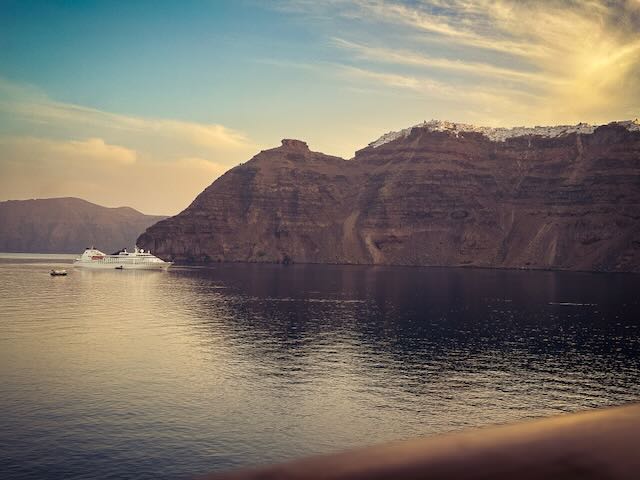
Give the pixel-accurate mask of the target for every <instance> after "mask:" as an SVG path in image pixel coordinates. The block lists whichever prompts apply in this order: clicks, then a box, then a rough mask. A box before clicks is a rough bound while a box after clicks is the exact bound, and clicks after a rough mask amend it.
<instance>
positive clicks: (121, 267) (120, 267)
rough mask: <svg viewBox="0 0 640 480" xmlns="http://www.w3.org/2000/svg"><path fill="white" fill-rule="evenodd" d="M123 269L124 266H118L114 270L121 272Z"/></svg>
mask: <svg viewBox="0 0 640 480" xmlns="http://www.w3.org/2000/svg"><path fill="white" fill-rule="evenodd" d="M123 269H124V265H118V266H117V267H116V270H123Z"/></svg>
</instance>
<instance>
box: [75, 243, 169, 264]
mask: <svg viewBox="0 0 640 480" xmlns="http://www.w3.org/2000/svg"><path fill="white" fill-rule="evenodd" d="M171 265H172V262H165V261H164V260H162V259H160V258H158V257H156V256H155V255H151V252H149V251H145V250H144V249H143V248H138V247H137V246H136V247H135V249H134V251H133V252H127V249H126V248H123V249H122V250H120V251H118V252H115V253H112V254H111V255H107V254H105V253H103V252H101V251H100V250H98V249H96V248H94V247H90V248H89V247H87V248H86V249H85V251H84V253H83V254H82V256H81V257H80V258H76V260H75V261H74V262H73V266H74V267H85V268H101V269H105V268H107V269H117V270H130V269H136V270H146V269H167V268H169V267H170V266H171Z"/></svg>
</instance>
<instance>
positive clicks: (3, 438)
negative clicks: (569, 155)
mask: <svg viewBox="0 0 640 480" xmlns="http://www.w3.org/2000/svg"><path fill="white" fill-rule="evenodd" d="M73 257H74V256H73V255H47V254H42V255H33V254H2V255H0V478H2V479H32V478H33V479H36V478H37V479H85V478H92V479H93V478H105V479H107V478H140V479H144V478H168V479H174V478H178V479H180V478H191V477H193V476H195V475H200V474H203V473H207V472H216V471H221V470H227V469H232V468H237V467H243V466H249V465H257V464H263V463H271V462H279V461H283V460H288V459H292V458H297V457H300V456H304V455H312V454H320V453H328V452H335V451H339V450H343V449H348V448H354V447H360V446H365V445H371V444H378V443H383V442H388V441H394V440H401V439H407V438H414V437H421V436H429V435H434V434H441V433H445V432H454V431H460V430H463V429H469V428H477V427H482V426H487V425H496V424H505V423H511V422H518V421H523V420H528V419H532V418H541V417H548V416H552V415H559V414H564V413H567V412H576V411H583V410H589V409H594V408H600V407H606V406H611V405H622V404H626V403H630V402H637V401H639V400H640V296H639V295H638V294H639V292H640V290H639V288H638V287H639V285H640V281H639V280H640V276H638V275H632V274H594V273H569V272H548V271H513V270H512V271H510V270H490V269H471V268H408V267H379V266H337V265H328V266H327V265H324V266H323V265H295V264H294V265H286V266H284V265H270V264H239V263H238V264H235V263H234V264H231V263H230V264H215V265H213V266H209V267H206V268H197V267H190V268H187V267H176V266H174V267H172V268H170V269H169V270H168V271H162V272H161V271H157V272H153V271H127V270H122V271H119V270H115V269H114V270H113V271H111V270H109V271H88V270H82V269H74V268H73V267H72V265H71V261H72V259H73ZM52 268H67V269H68V271H69V275H68V276H66V277H51V276H50V275H49V270H50V269H52Z"/></svg>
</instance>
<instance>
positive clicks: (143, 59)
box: [0, 0, 640, 215]
mask: <svg viewBox="0 0 640 480" xmlns="http://www.w3.org/2000/svg"><path fill="white" fill-rule="evenodd" d="M639 112H640V0H619V1H608V0H580V1H578V0H576V1H559V0H538V1H534V0H517V1H516V0H497V1H491V2H490V1H486V0H477V1H470V0H448V1H444V0H411V1H409V0H406V1H400V0H396V1H385V2H383V1H376V0H352V1H342V0H326V1H321V0H273V1H258V0H234V1H228V2H227V1H216V0H208V1H205V0H182V1H180V2H169V1H162V0H155V1H136V0H131V1H106V0H105V1H101V2H92V1H89V0H86V1H82V2H77V1H64V2H63V1H55V0H47V1H42V2H39V1H36V0H24V1H23V0H16V1H11V0H0V200H8V199H27V198H48V197H60V196H75V197H80V198H84V199H86V200H89V201H92V202H95V203H98V204H101V205H105V206H110V207H115V206H123V205H126V206H131V207H133V208H136V209H138V210H140V211H142V212H144V213H149V214H165V215H173V214H176V213H178V212H180V211H181V210H183V209H184V208H186V207H187V206H188V205H189V204H190V203H191V201H192V200H193V199H194V198H195V196H196V195H197V194H198V193H200V192H201V191H202V190H203V189H204V188H205V187H207V186H208V185H209V184H211V182H213V181H214V180H215V179H216V178H217V177H218V176H220V175H221V174H223V173H224V172H225V171H227V170H228V169H230V168H232V167H233V166H235V165H237V164H239V163H241V162H244V161H246V160H248V159H250V158H251V157H252V156H253V155H255V154H256V153H258V152H259V151H260V150H263V149H267V148H273V147H275V146H278V145H279V144H280V140H281V139H282V138H298V139H301V140H304V141H306V142H307V143H308V144H309V146H310V148H311V149H312V150H314V151H321V152H324V153H327V154H331V155H338V156H341V157H343V158H351V157H353V155H354V152H355V151H356V150H358V149H360V148H363V147H364V146H366V145H367V144H368V143H369V142H372V141H374V140H375V139H377V138H378V137H379V136H381V135H382V134H384V133H386V132H388V131H390V130H400V129H402V128H406V127H408V126H411V125H415V124H417V123H420V122H422V121H424V120H430V119H439V120H450V121H456V122H465V123H472V124H476V125H485V126H504V127H509V126H534V125H556V124H575V123H578V122H588V123H596V124H601V123H608V122H610V121H614V120H626V119H634V118H637V117H638V116H640V113H639Z"/></svg>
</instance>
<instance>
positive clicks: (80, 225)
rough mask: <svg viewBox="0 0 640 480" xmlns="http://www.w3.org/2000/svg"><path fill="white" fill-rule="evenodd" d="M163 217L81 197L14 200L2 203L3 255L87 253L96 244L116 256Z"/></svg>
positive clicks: (0, 234)
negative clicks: (84, 251) (85, 249)
mask: <svg viewBox="0 0 640 480" xmlns="http://www.w3.org/2000/svg"><path fill="white" fill-rule="evenodd" d="M163 218H165V217H160V216H154V215H144V214H142V213H140V212H138V211H137V210H134V209H133V208H129V207H119V208H107V207H102V206H100V205H96V204H94V203H90V202H87V201H85V200H81V199H79V198H46V199H37V200H9V201H6V202H0V252H38V253H82V251H83V250H84V248H85V247H86V246H90V245H95V246H96V247H98V248H100V249H102V250H105V251H107V252H109V253H110V252H113V251H115V250H117V249H119V248H122V247H131V246H133V245H134V243H135V241H136V238H137V237H138V235H140V233H141V232H144V230H145V229H146V228H147V227H148V226H150V225H152V224H154V223H155V222H157V221H159V220H162V219H163Z"/></svg>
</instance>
